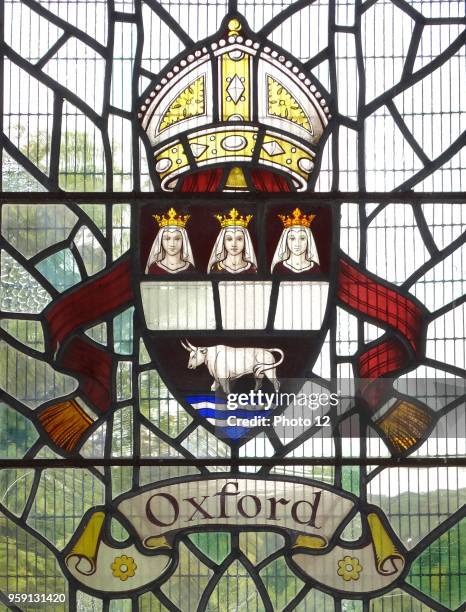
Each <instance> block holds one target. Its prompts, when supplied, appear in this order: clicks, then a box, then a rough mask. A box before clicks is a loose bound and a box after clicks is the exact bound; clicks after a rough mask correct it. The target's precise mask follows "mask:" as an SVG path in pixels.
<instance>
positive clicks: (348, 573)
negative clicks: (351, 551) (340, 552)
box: [337, 555, 362, 582]
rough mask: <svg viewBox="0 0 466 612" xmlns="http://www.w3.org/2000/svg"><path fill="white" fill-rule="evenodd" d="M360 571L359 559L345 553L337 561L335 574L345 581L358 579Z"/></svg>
mask: <svg viewBox="0 0 466 612" xmlns="http://www.w3.org/2000/svg"><path fill="white" fill-rule="evenodd" d="M361 571H362V565H361V564H360V563H359V559H356V557H350V556H349V555H347V556H346V557H343V559H340V561H338V571H337V574H338V575H339V576H341V577H342V578H343V580H345V581H346V582H349V581H350V580H359V576H360V574H361Z"/></svg>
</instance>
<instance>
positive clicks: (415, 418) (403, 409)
mask: <svg viewBox="0 0 466 612" xmlns="http://www.w3.org/2000/svg"><path fill="white" fill-rule="evenodd" d="M431 423H432V419H431V416H430V414H429V413H428V412H427V411H426V410H424V409H423V408H420V407H419V406H416V404H411V403H410V402H407V401H406V400H398V401H397V402H396V404H394V405H393V406H392V408H391V409H390V410H389V411H388V412H387V414H385V415H384V416H383V417H382V418H381V419H379V420H378V421H377V425H378V426H379V427H380V429H381V430H382V431H383V432H384V434H385V435H386V437H387V439H388V441H389V443H390V444H391V445H392V447H393V448H394V449H395V450H396V451H398V452H401V453H405V452H406V451H408V450H409V449H410V448H412V447H413V446H415V445H416V444H417V443H418V442H419V441H420V440H422V439H423V438H424V436H425V435H426V433H427V431H428V430H429V428H430V426H431Z"/></svg>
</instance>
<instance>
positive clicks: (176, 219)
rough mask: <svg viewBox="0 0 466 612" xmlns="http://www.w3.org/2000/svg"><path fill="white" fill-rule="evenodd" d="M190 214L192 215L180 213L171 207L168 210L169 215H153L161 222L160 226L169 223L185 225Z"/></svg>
mask: <svg viewBox="0 0 466 612" xmlns="http://www.w3.org/2000/svg"><path fill="white" fill-rule="evenodd" d="M190 216H191V215H178V214H177V212H176V210H175V209H174V208H170V209H169V210H168V211H167V216H165V215H163V216H160V215H152V217H153V218H154V219H155V220H156V221H157V223H158V224H159V227H168V226H169V225H174V226H175V227H185V225H186V223H187V222H188V219H189V217H190Z"/></svg>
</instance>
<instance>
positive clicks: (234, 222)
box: [214, 208, 252, 229]
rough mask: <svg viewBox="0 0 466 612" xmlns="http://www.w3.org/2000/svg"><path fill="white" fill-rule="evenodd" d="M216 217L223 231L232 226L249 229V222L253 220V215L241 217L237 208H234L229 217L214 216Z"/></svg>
mask: <svg viewBox="0 0 466 612" xmlns="http://www.w3.org/2000/svg"><path fill="white" fill-rule="evenodd" d="M214 217H215V218H216V219H217V221H218V222H219V223H220V227H221V228H222V229H223V228H224V227H232V226H239V227H247V226H248V224H249V221H251V219H252V215H246V216H245V217H243V216H241V215H240V214H239V212H238V211H237V210H236V208H232V209H231V210H230V212H229V214H228V216H222V215H214Z"/></svg>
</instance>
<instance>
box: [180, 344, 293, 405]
mask: <svg viewBox="0 0 466 612" xmlns="http://www.w3.org/2000/svg"><path fill="white" fill-rule="evenodd" d="M181 346H182V347H183V348H184V349H186V350H187V351H188V352H189V361H188V368H189V369H190V370H194V369H195V368H197V367H198V366H200V365H202V364H205V365H206V366H207V369H208V370H209V372H210V375H211V376H212V377H213V379H214V382H213V384H212V387H211V390H212V391H217V389H218V388H219V387H220V386H221V387H222V388H223V390H224V391H225V393H227V394H228V393H230V381H232V380H236V379H237V378H241V376H245V375H246V374H252V375H253V376H254V378H255V380H256V387H255V390H256V391H257V390H258V389H260V387H261V386H262V382H263V380H264V376H267V378H268V379H269V380H270V382H271V383H272V384H273V386H274V389H275V391H278V390H279V388H280V381H279V380H278V378H277V367H278V366H279V365H280V364H281V363H282V362H283V359H284V357H285V355H284V353H283V351H282V350H281V349H279V348H270V349H265V348H255V347H251V348H246V347H233V346H225V345H224V344H216V345H215V346H193V345H192V344H191V343H190V342H188V340H185V341H184V342H183V341H182V340H181ZM273 353H278V354H279V355H280V358H279V359H278V360H275V358H274V355H273Z"/></svg>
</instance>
